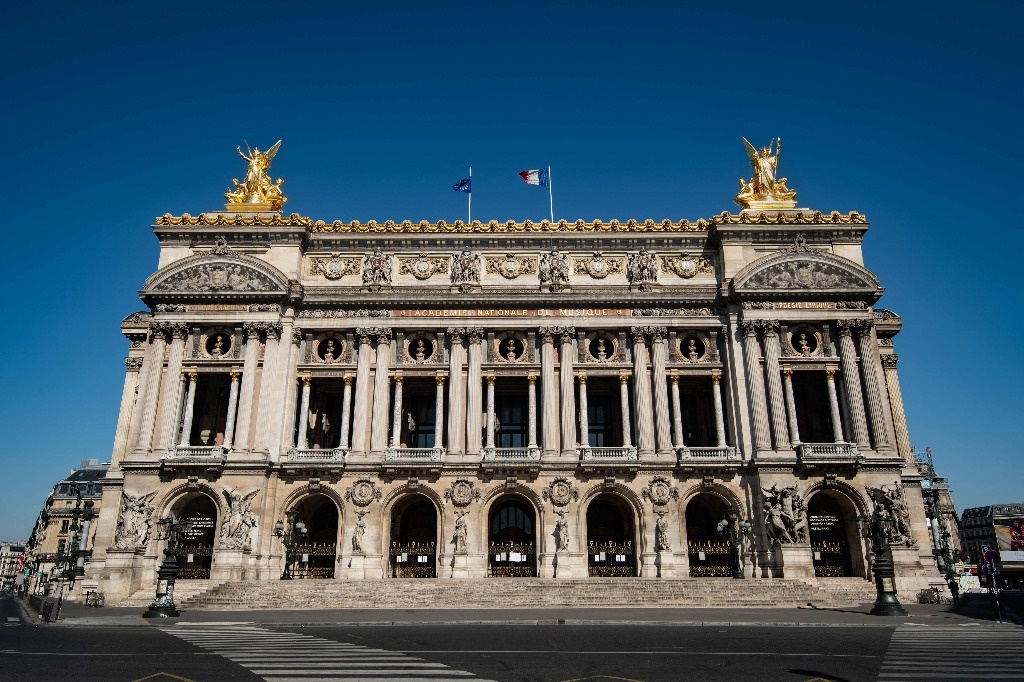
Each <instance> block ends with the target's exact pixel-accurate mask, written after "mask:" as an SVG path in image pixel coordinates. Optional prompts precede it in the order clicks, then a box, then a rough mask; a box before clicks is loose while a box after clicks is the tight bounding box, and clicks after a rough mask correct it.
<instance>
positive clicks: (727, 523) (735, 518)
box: [716, 506, 753, 580]
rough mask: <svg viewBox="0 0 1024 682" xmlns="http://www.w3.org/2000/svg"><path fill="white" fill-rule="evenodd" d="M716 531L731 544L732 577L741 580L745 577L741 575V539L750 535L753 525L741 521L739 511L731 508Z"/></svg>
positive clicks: (747, 521)
mask: <svg viewBox="0 0 1024 682" xmlns="http://www.w3.org/2000/svg"><path fill="white" fill-rule="evenodd" d="M716 530H717V531H718V534H719V535H725V536H726V537H728V538H729V541H730V542H732V548H733V552H732V562H733V563H732V577H733V578H736V579H738V580H742V579H743V578H745V577H746V576H745V575H743V558H742V547H743V538H744V537H745V536H747V535H750V533H751V531H752V530H753V525H752V524H751V523H750V521H749V520H747V519H742V520H741V519H740V510H739V509H737V508H736V507H735V506H732V507H729V508H728V509H727V510H726V512H725V518H723V519H722V520H721V521H719V522H718V526H716Z"/></svg>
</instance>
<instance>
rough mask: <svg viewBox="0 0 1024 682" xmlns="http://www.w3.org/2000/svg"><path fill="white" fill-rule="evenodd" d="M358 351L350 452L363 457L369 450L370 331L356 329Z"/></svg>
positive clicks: (371, 392)
mask: <svg viewBox="0 0 1024 682" xmlns="http://www.w3.org/2000/svg"><path fill="white" fill-rule="evenodd" d="M356 335H357V337H358V338H359V350H358V355H357V357H356V388H355V395H354V401H353V403H354V404H353V407H352V451H353V452H357V453H359V454H361V455H365V454H366V453H367V452H368V451H369V449H370V442H369V440H368V439H367V435H368V433H369V423H370V406H371V405H372V404H373V383H372V382H371V381H370V365H371V364H372V363H373V348H372V347H371V346H370V344H371V343H373V341H372V338H371V330H370V329H357V330H356Z"/></svg>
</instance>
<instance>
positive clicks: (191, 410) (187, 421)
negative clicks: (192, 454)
mask: <svg viewBox="0 0 1024 682" xmlns="http://www.w3.org/2000/svg"><path fill="white" fill-rule="evenodd" d="M181 378H182V379H184V378H185V375H184V374H182V375H181ZM197 383H199V375H198V374H196V373H195V372H189V373H188V392H187V393H186V394H185V415H184V416H183V417H182V418H181V438H179V439H178V445H179V446H181V447H183V448H184V447H188V445H189V443H190V442H191V439H192V419H193V418H194V417H195V414H196V384H197Z"/></svg>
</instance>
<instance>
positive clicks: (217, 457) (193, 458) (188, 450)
mask: <svg viewBox="0 0 1024 682" xmlns="http://www.w3.org/2000/svg"><path fill="white" fill-rule="evenodd" d="M226 457H227V454H226V452H225V450H224V448H223V447H221V446H220V445H175V446H174V447H172V448H170V449H169V450H168V451H167V452H166V453H165V454H164V455H163V456H162V457H161V458H160V468H161V469H162V470H163V471H167V472H174V471H178V470H190V471H194V470H201V471H209V472H219V471H220V470H221V469H223V468H224V460H225V459H226Z"/></svg>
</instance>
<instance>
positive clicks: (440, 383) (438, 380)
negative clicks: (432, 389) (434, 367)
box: [434, 374, 447, 386]
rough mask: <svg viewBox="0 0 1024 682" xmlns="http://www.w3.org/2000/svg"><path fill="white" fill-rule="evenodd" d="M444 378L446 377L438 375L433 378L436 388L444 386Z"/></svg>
mask: <svg viewBox="0 0 1024 682" xmlns="http://www.w3.org/2000/svg"><path fill="white" fill-rule="evenodd" d="M446 378H447V377H446V376H445V375H444V374H438V375H436V376H435V377H434V381H435V382H436V383H437V385H438V386H444V380H445V379H446Z"/></svg>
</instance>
